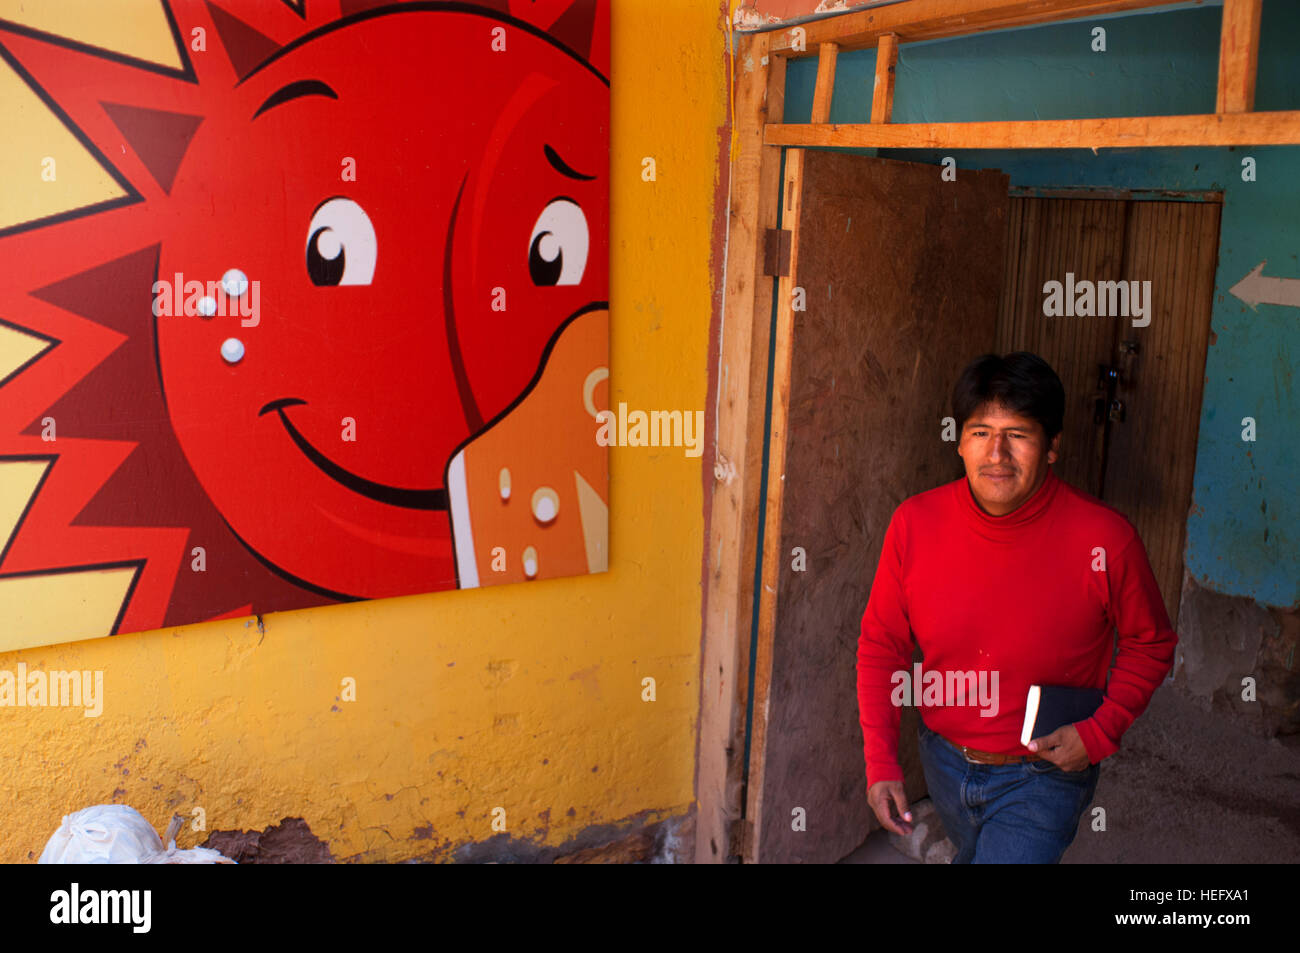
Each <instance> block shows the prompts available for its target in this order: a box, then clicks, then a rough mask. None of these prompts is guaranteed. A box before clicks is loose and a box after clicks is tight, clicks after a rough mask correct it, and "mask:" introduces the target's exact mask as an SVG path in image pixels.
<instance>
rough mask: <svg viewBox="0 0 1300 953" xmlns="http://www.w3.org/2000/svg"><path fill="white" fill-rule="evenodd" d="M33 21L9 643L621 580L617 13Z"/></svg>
mask: <svg viewBox="0 0 1300 953" xmlns="http://www.w3.org/2000/svg"><path fill="white" fill-rule="evenodd" d="M30 6H32V5H31V4H26V5H22V4H18V3H16V2H9V0H0V103H3V104H5V105H2V106H0V119H2V120H4V122H5V124H6V129H7V130H8V131H10V132H13V133H14V135H13V136H12V137H7V138H6V141H5V142H4V143H0V172H3V173H5V174H4V176H3V178H4V181H3V183H0V649H4V648H14V647H21V646H24V645H32V644H40V643H44V642H55V641H65V640H68V639H76V638H90V637H96V636H101V635H106V634H111V633H118V632H129V631H139V630H144V629H151V628H158V627H162V626H170V625H179V624H183V623H190V622H197V621H203V620H207V619H214V618H222V617H229V616H237V615H248V614H253V613H263V612H269V611H276V610H282V609H290V608H298V607H304V606H314V605H322V604H326V603H330V602H337V601H347V600H356V599H367V598H378V597H385V596H396V595H403V594H408V593H418V592H429V591H436V590H443V589H452V588H457V587H459V588H468V587H475V586H483V585H491V584H496V583H502V582H528V581H536V580H540V579H545V578H550V577H555V576H565V575H575V574H582V573H588V572H597V571H602V570H604V569H605V568H606V565H607V549H608V520H607V514H608V501H609V492H608V476H607V473H608V468H607V459H606V453H607V451H606V450H605V448H604V447H602V446H600V445H599V444H598V443H597V441H596V439H595V434H596V429H597V423H596V422H597V414H598V413H599V412H600V411H601V410H603V409H605V408H606V407H607V406H608V376H609V375H608V370H607V364H608V343H607V342H608V310H607V309H608V303H607V298H608V278H609V268H608V231H609V191H608V167H609V122H608V117H609V78H608V74H609V69H608V59H609V56H608V49H609V42H608V38H609V21H608V17H609V12H608V5H607V0H572V2H565V0H555V2H546V0H536V2H532V0H522V2H520V0H497V2H484V3H462V2H405V3H384V4H381V3H374V2H369V3H367V2H356V0H353V2H348V0H332V2H325V0H299V2H290V0H215V2H214V0H168V2H160V3H158V4H157V9H156V15H155V14H153V13H151V10H152V5H151V4H133V5H132V12H129V13H128V12H127V11H125V10H123V9H119V10H118V11H117V13H116V15H112V14H108V15H106V14H105V13H103V12H102V11H99V12H95V13H93V14H90V13H88V14H87V17H86V19H85V21H84V22H83V21H77V22H76V23H75V25H71V24H72V21H70V20H69V18H67V17H61V18H60V17H54V16H43V15H42V14H40V13H35V12H27V8H28V7H30ZM37 6H39V5H37ZM88 9H89V8H88ZM128 16H129V17H130V18H132V19H131V22H128V23H123V22H122V18H123V17H128ZM6 100H7V103H6Z"/></svg>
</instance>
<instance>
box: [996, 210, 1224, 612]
mask: <svg viewBox="0 0 1300 953" xmlns="http://www.w3.org/2000/svg"><path fill="white" fill-rule="evenodd" d="M1219 211H1220V206H1219V205H1218V204H1217V203H1213V202H1164V201H1160V202H1155V201H1135V200H1131V199H1114V200H1111V199H1084V198H1080V199H1065V198H1053V199H1046V198H1013V199H1012V200H1011V216H1010V226H1009V229H1008V232H1009V234H1008V244H1007V267H1006V284H1005V288H1004V294H1003V301H1002V308H1001V313H1000V315H999V320H998V333H997V346H998V351H999V352H1000V353H1006V352H1008V351H1016V350H1027V351H1033V352H1034V353H1036V354H1038V355H1039V356H1040V357H1042V358H1043V359H1044V360H1046V361H1047V362H1048V363H1049V364H1051V365H1052V367H1053V368H1054V369H1055V370H1056V372H1057V374H1058V375H1059V376H1060V378H1061V381H1062V383H1063V384H1064V386H1065V393H1066V415H1065V430H1064V433H1063V435H1062V438H1061V459H1060V460H1059V461H1058V462H1057V463H1056V464H1055V468H1056V472H1057V475H1058V476H1060V477H1061V478H1062V479H1064V480H1065V481H1066V482H1068V483H1070V484H1072V485H1074V486H1076V487H1078V488H1079V489H1081V490H1084V491H1086V492H1088V493H1091V494H1092V495H1094V496H1097V497H1099V498H1101V499H1102V500H1104V501H1105V502H1107V503H1109V504H1110V505H1111V506H1114V507H1115V508H1116V509H1118V510H1120V511H1121V512H1122V513H1124V515H1125V516H1127V517H1128V518H1129V519H1130V520H1131V521H1132V522H1133V524H1134V526H1136V527H1137V529H1138V532H1139V533H1140V534H1141V536H1142V541H1143V543H1144V544H1145V546H1146V549H1147V555H1148V557H1149V559H1150V561H1151V568H1152V571H1153V572H1154V574H1155V577H1156V580H1157V581H1158V582H1159V584H1160V589H1161V593H1162V595H1163V596H1164V600H1165V608H1166V610H1167V611H1168V613H1169V618H1170V620H1171V621H1172V622H1174V623H1175V624H1176V623H1177V617H1178V600H1179V594H1180V591H1181V588H1182V580H1183V544H1184V536H1185V531H1186V524H1187V510H1188V507H1189V506H1190V504H1191V494H1192V473H1193V468H1194V466H1195V462H1196V439H1197V428H1198V426H1199V421H1200V408H1201V391H1202V385H1203V383H1204V375H1205V354H1206V348H1207V346H1208V337H1209V330H1210V308H1211V303H1212V300H1211V299H1212V295H1213V289H1214V272H1215V265H1216V261H1217V252H1218V241H1219ZM1067 274H1073V275H1074V280H1075V281H1076V282H1078V281H1083V280H1086V281H1094V282H1096V281H1111V280H1125V281H1150V282H1151V302H1150V319H1151V323H1150V324H1149V325H1148V326H1146V327H1136V326H1134V325H1133V317H1131V316H1126V315H1118V316H1105V317H1102V316H1097V315H1091V316H1074V317H1056V316H1053V317H1048V316H1046V315H1044V313H1043V301H1044V297H1045V295H1044V290H1043V288H1044V284H1045V283H1046V282H1048V281H1060V282H1065V280H1066V275H1067ZM1098 365H1109V366H1113V367H1115V368H1117V369H1118V370H1119V373H1120V378H1119V383H1118V386H1117V388H1116V390H1115V393H1114V395H1113V396H1114V397H1115V398H1117V399H1119V400H1120V401H1122V402H1123V404H1124V415H1123V420H1122V421H1121V420H1111V419H1110V415H1109V413H1108V414H1107V415H1106V419H1105V420H1104V421H1103V422H1102V423H1101V424H1098V423H1097V422H1096V420H1095V415H1094V402H1095V400H1096V398H1097V397H1098V395H1099V391H1098V388H1097V383H1098V376H1099V375H1098Z"/></svg>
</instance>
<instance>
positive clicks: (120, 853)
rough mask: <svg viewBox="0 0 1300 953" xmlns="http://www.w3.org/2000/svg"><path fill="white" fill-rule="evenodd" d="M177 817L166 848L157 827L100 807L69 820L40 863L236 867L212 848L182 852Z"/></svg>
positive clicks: (126, 811)
mask: <svg viewBox="0 0 1300 953" xmlns="http://www.w3.org/2000/svg"><path fill="white" fill-rule="evenodd" d="M180 828H181V823H180V818H179V817H174V818H172V823H171V825H170V826H169V827H168V828H167V840H168V842H169V843H168V845H167V847H166V848H164V847H163V842H162V838H160V837H159V836H158V832H157V831H155V830H154V829H153V825H152V824H150V823H149V822H148V821H146V820H145V819H144V816H143V815H142V814H141V813H140V812H139V811H137V810H136V809H135V808H133V807H127V806H126V805H125V804H96V805H95V806H94V807H88V808H86V809H85V810H82V811H77V813H75V814H68V815H65V816H64V818H63V823H62V824H60V825H59V829H58V830H57V831H55V832H54V835H53V836H52V837H51V838H50V839H49V842H48V843H47V844H46V845H45V850H43V851H41V859H40V860H38V861H37V863H38V864H233V863H234V861H233V860H231V859H230V858H229V857H226V856H225V855H223V854H222V853H221V852H220V851H216V850H212V849H211V848H209V847H195V848H192V849H191V850H179V849H177V847H176V834H177V833H178V832H179V831H180Z"/></svg>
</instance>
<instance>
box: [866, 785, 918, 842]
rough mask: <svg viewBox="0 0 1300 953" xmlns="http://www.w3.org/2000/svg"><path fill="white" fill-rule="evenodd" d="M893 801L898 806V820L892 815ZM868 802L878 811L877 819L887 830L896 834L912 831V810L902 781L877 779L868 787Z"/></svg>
mask: <svg viewBox="0 0 1300 953" xmlns="http://www.w3.org/2000/svg"><path fill="white" fill-rule="evenodd" d="M891 801H892V802H893V803H894V804H895V805H897V807H898V815H899V819H897V820H896V819H895V818H893V817H891V816H890V812H889V806H890V802H891ZM867 803H868V804H869V805H871V809H872V810H873V811H875V812H876V819H877V820H878V821H880V826H881V827H883V828H884V829H885V830H887V831H893V832H894V833H895V834H910V833H912V825H911V820H912V812H911V811H909V810H908V809H907V794H906V793H904V791H903V782H902V781H877V782H876V783H875V784H873V785H871V787H869V788H867Z"/></svg>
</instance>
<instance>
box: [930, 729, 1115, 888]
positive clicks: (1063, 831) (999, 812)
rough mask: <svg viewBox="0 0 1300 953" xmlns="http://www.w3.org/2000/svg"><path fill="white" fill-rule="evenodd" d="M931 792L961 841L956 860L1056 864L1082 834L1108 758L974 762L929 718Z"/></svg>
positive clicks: (947, 826)
mask: <svg viewBox="0 0 1300 953" xmlns="http://www.w3.org/2000/svg"><path fill="white" fill-rule="evenodd" d="M919 738H920V744H921V766H922V767H923V768H924V769H925V783H926V786H927V787H928V788H929V789H930V799H931V800H932V801H933V802H934V806H935V808H936V809H937V811H938V813H939V819H940V820H941V821H943V827H944V831H945V832H946V833H947V835H948V839H949V840H951V841H952V842H953V845H954V846H955V847H956V848H957V856H956V857H955V858H954V859H953V863H955V864H1055V863H1059V862H1060V860H1061V856H1062V855H1063V854H1064V853H1065V849H1066V848H1067V847H1069V846H1070V842H1071V841H1073V840H1074V835H1075V833H1076V832H1077V831H1078V829H1079V818H1080V816H1082V814H1083V812H1084V810H1085V809H1086V808H1087V807H1088V805H1089V804H1090V803H1091V802H1092V796H1093V794H1094V793H1096V790H1097V779H1098V777H1099V776H1100V775H1101V765H1099V764H1092V765H1089V766H1088V767H1087V768H1085V769H1084V770H1082V771H1062V770H1061V769H1060V768H1058V767H1057V766H1056V765H1054V764H1052V763H1051V762H1050V761H1022V762H1018V763H1013V764H1004V765H991V764H971V763H970V762H969V761H967V760H966V759H965V758H964V757H963V756H962V753H961V751H960V749H958V748H956V747H954V746H953V745H952V744H951V743H950V742H948V741H947V740H946V739H945V738H944V737H943V736H942V735H938V734H935V733H934V732H933V731H931V730H930V729H929V728H927V727H926V726H925V722H922V723H921V728H920V732H919Z"/></svg>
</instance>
